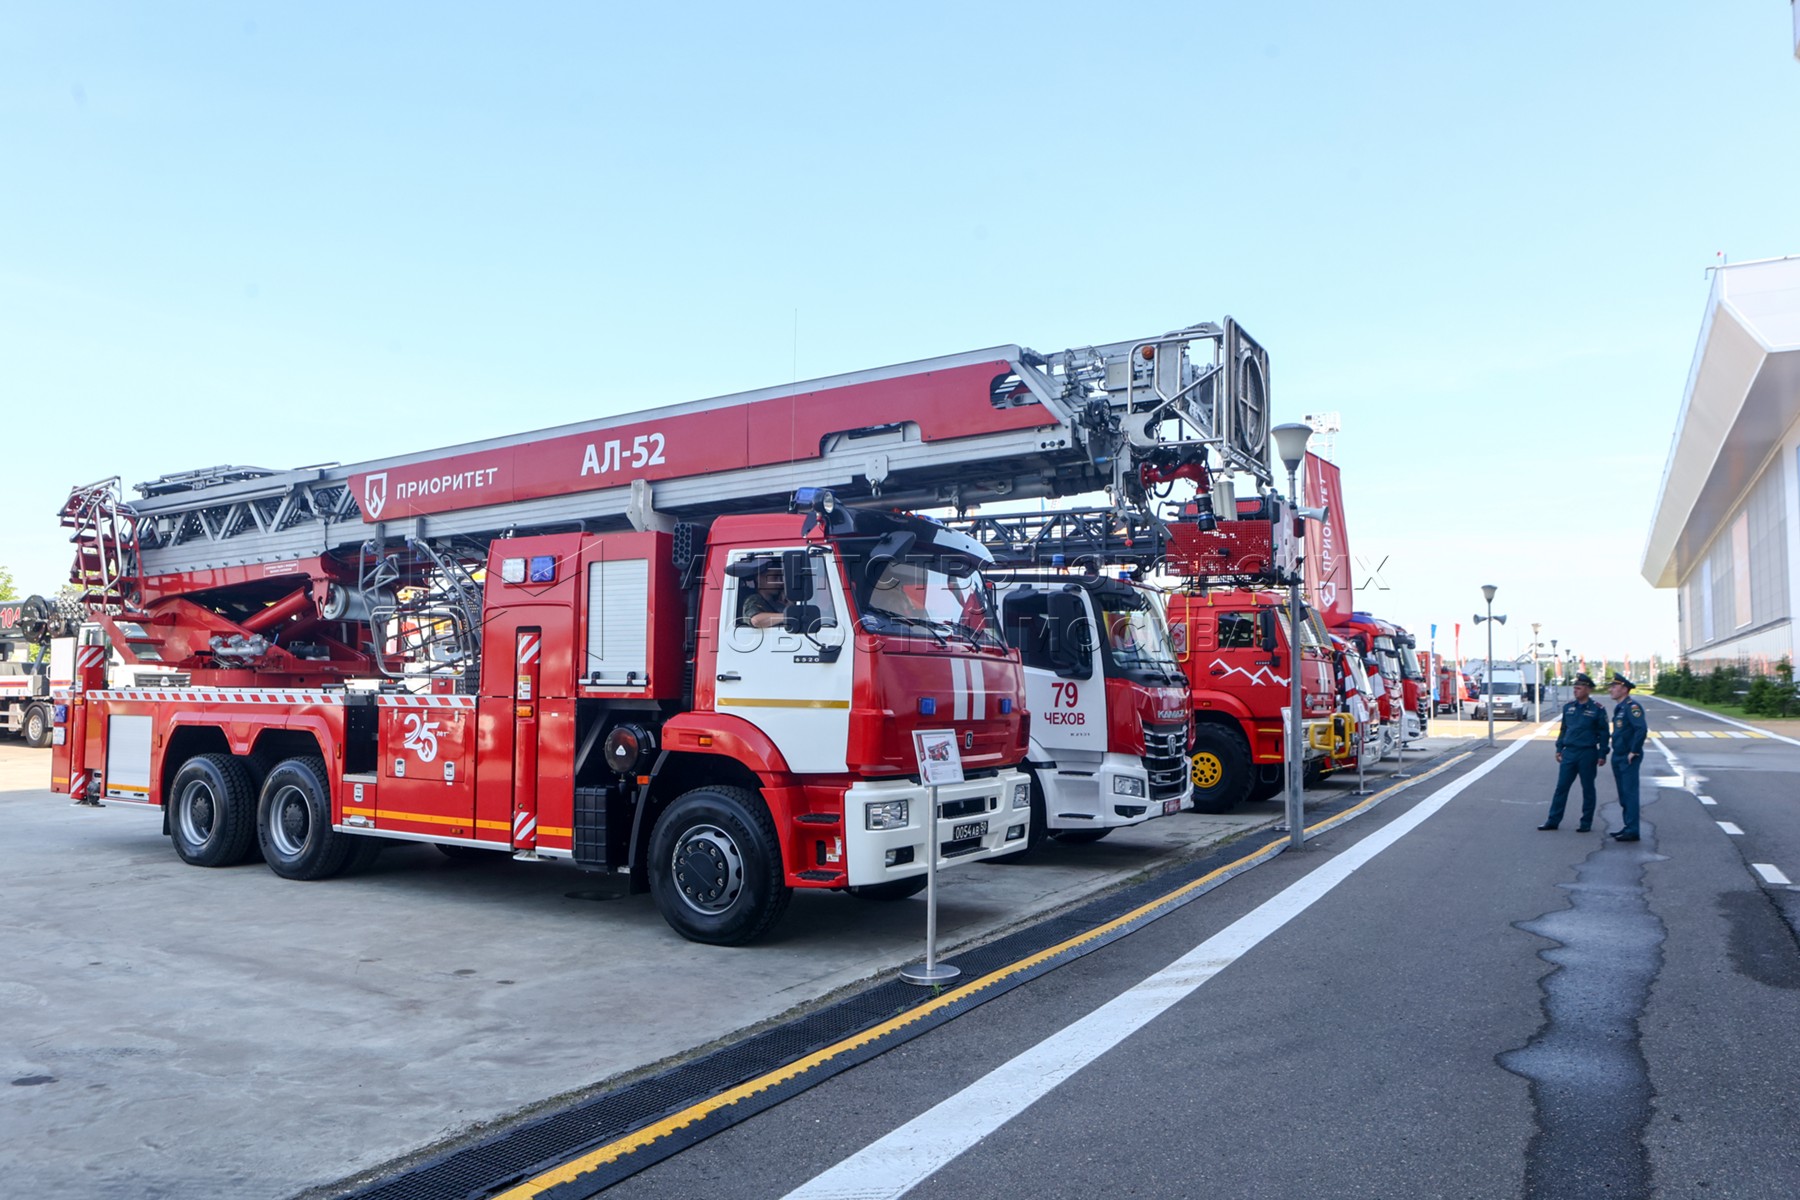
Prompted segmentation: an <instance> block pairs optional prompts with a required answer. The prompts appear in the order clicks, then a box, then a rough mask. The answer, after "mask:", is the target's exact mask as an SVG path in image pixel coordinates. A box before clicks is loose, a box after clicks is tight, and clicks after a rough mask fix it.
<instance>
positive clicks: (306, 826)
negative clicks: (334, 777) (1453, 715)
mask: <svg viewBox="0 0 1800 1200" xmlns="http://www.w3.org/2000/svg"><path fill="white" fill-rule="evenodd" d="M256 834H257V839H258V840H259V841H260V842H261V843H262V852H263V861H264V862H266V863H268V864H269V869H270V870H271V871H273V872H275V873H276V874H277V875H279V876H281V877H282V878H283V879H301V880H313V879H329V878H330V877H331V876H333V875H336V874H337V873H338V872H340V871H342V870H343V869H344V867H345V866H346V865H347V864H348V863H349V860H350V856H351V854H352V853H353V852H354V851H355V850H356V846H354V845H352V844H351V843H352V842H353V840H354V838H353V835H350V834H343V833H339V832H337V831H336V830H334V829H333V828H332V827H331V788H330V785H329V784H328V783H327V776H326V774H325V760H324V759H321V758H312V757H307V758H290V759H287V760H286V761H285V762H281V763H277V764H276V765H275V767H274V768H273V769H272V770H271V771H270V772H269V777H268V778H267V779H265V780H263V786H262V797H261V799H260V801H259V802H258V804H257V808H256Z"/></svg>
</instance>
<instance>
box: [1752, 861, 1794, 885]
mask: <svg viewBox="0 0 1800 1200" xmlns="http://www.w3.org/2000/svg"><path fill="white" fill-rule="evenodd" d="M1750 865H1751V866H1752V867H1754V868H1756V873H1757V874H1758V875H1761V876H1762V877H1763V882H1764V883H1778V884H1782V885H1784V886H1785V885H1788V884H1791V883H1793V882H1794V881H1793V880H1791V879H1789V878H1788V877H1787V876H1786V875H1783V874H1782V873H1781V868H1780V867H1778V866H1776V865H1775V864H1774V863H1751V864H1750Z"/></svg>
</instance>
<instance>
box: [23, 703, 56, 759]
mask: <svg viewBox="0 0 1800 1200" xmlns="http://www.w3.org/2000/svg"><path fill="white" fill-rule="evenodd" d="M52 728H54V723H53V722H52V721H51V720H50V710H49V709H47V708H45V707H44V706H43V705H41V704H34V705H32V706H31V707H30V708H28V709H26V710H25V723H24V724H23V725H21V726H19V736H21V737H23V738H24V739H25V744H26V745H27V746H30V747H31V748H32V749H33V750H42V749H43V748H44V747H45V746H48V745H49V744H50V731H51V729H52Z"/></svg>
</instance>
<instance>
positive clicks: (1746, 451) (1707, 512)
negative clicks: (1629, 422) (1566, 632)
mask: <svg viewBox="0 0 1800 1200" xmlns="http://www.w3.org/2000/svg"><path fill="white" fill-rule="evenodd" d="M1797 418H1800V256H1796V257H1789V258H1778V259H1768V260H1765V261H1762V262H1748V263H1737V264H1734V265H1732V266H1727V267H1721V268H1719V269H1718V270H1717V271H1716V272H1714V274H1713V287H1712V295H1711V296H1710V297H1709V298H1708V299H1707V302H1706V317H1705V319H1704V320H1703V321H1702V322H1701V324H1700V342H1699V345H1698V346H1696V347H1695V349H1694V362H1693V365H1692V366H1691V367H1690V368H1689V369H1688V380H1687V391H1686V393H1685V394H1684V395H1683V396H1682V400H1681V412H1680V414H1679V415H1678V416H1677V417H1676V418H1675V437H1674V439H1673V441H1671V443H1670V445H1669V459H1668V462H1667V464H1665V465H1664V467H1663V477H1662V486H1661V487H1660V488H1659V489H1658V492H1657V497H1656V509H1655V513H1654V515H1653V516H1652V517H1651V520H1650V536H1649V539H1648V540H1647V541H1646V542H1645V544H1644V562H1643V567H1642V571H1643V575H1644V578H1645V579H1647V580H1649V581H1650V583H1651V584H1652V585H1653V586H1655V587H1674V586H1676V585H1677V584H1679V583H1680V582H1681V581H1682V580H1683V579H1685V578H1686V577H1687V575H1688V572H1689V571H1691V570H1692V569H1693V568H1694V567H1695V565H1697V564H1698V563H1699V561H1700V556H1701V555H1702V554H1703V553H1705V551H1706V548H1707V546H1708V544H1709V543H1710V542H1711V541H1712V539H1713V536H1714V535H1715V534H1716V533H1717V532H1718V530H1719V527H1720V526H1721V525H1722V524H1724V522H1725V519H1726V517H1728V516H1729V515H1730V514H1731V510H1732V509H1733V508H1734V507H1735V506H1736V505H1737V504H1738V502H1739V501H1740V500H1741V499H1742V498H1743V496H1744V493H1745V492H1746V491H1747V490H1748V489H1749V487H1750V485H1751V483H1752V482H1754V480H1755V479H1756V475H1757V472H1758V471H1759V470H1760V469H1761V468H1762V465H1763V464H1764V463H1765V462H1767V461H1768V458H1769V455H1770V454H1771V453H1772V452H1773V451H1774V450H1775V447H1776V445H1777V443H1778V442H1779V441H1780V438H1781V435H1782V433H1783V432H1784V431H1785V430H1786V429H1787V428H1788V427H1789V426H1790V425H1792V424H1793V423H1794V421H1795V420H1796V419H1797Z"/></svg>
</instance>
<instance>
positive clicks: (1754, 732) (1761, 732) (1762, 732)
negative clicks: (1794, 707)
mask: <svg viewBox="0 0 1800 1200" xmlns="http://www.w3.org/2000/svg"><path fill="white" fill-rule="evenodd" d="M1662 702H1663V703H1664V704H1673V705H1674V706H1675V707H1676V708H1679V709H1681V710H1682V711H1684V712H1691V713H1693V714H1694V715H1695V716H1696V717H1710V718H1711V719H1712V720H1715V721H1723V722H1724V723H1725V724H1727V725H1735V726H1737V727H1738V728H1739V729H1747V730H1749V731H1750V736H1751V737H1766V738H1774V739H1775V740H1776V741H1778V742H1786V743H1787V744H1788V745H1790V746H1800V739H1796V738H1791V737H1783V736H1782V735H1781V734H1779V733H1770V732H1769V731H1768V730H1766V729H1758V728H1757V727H1756V726H1754V725H1747V724H1745V723H1744V722H1742V721H1735V720H1733V719H1732V718H1730V717H1721V716H1720V715H1719V714H1718V713H1709V712H1704V711H1702V710H1701V709H1698V708H1689V707H1688V706H1687V705H1685V704H1683V703H1681V701H1679V700H1663V701H1662Z"/></svg>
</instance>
